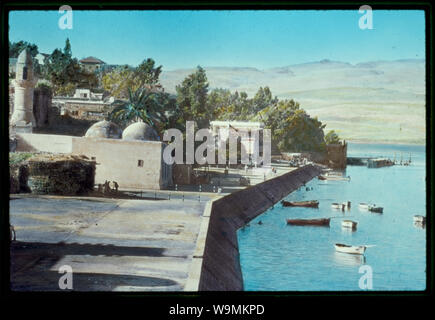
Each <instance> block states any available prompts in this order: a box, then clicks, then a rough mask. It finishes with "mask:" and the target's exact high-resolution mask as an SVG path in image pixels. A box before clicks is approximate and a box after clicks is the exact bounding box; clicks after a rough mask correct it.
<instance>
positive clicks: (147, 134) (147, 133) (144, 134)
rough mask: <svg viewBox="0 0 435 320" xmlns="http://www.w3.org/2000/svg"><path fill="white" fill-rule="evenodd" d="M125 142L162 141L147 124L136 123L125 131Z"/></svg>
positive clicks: (123, 137) (123, 136)
mask: <svg viewBox="0 0 435 320" xmlns="http://www.w3.org/2000/svg"><path fill="white" fill-rule="evenodd" d="M122 139H123V140H143V141H158V140H160V138H159V135H158V134H157V132H156V130H154V129H153V128H152V127H151V126H150V125H148V124H146V123H145V122H135V123H133V124H131V125H129V126H128V127H127V128H125V129H124V132H123V133H122Z"/></svg>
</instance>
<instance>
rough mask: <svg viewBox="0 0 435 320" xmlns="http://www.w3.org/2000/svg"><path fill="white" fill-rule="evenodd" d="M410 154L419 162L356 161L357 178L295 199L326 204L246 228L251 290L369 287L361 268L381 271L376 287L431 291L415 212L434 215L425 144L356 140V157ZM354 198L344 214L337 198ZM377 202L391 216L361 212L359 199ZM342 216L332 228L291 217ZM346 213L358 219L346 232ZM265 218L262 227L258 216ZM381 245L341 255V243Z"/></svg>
mask: <svg viewBox="0 0 435 320" xmlns="http://www.w3.org/2000/svg"><path fill="white" fill-rule="evenodd" d="M395 152H396V157H397V159H398V160H400V153H403V159H406V160H408V159H409V153H411V154H412V165H411V166H393V167H386V168H379V169H368V168H367V167H359V166H348V167H347V170H346V172H345V175H346V176H348V175H349V176H350V177H351V181H350V182H347V181H320V180H317V179H313V180H312V181H310V182H309V183H308V184H307V187H310V188H311V187H312V188H313V190H310V191H306V188H304V187H302V188H300V190H298V191H295V192H293V193H292V194H290V195H289V196H287V198H286V199H287V200H293V201H294V200H319V201H320V204H319V209H312V208H283V207H282V206H281V205H280V204H277V205H275V208H273V209H270V210H268V211H267V212H265V213H264V214H262V215H260V216H259V217H257V218H256V219H254V220H253V221H251V223H250V226H249V227H246V228H244V230H239V231H238V239H239V247H240V263H241V266H242V273H243V278H244V285H245V290H254V291H262V290H266V291H269V290H270V291H273V290H279V291H330V290H331V291H336V290H342V291H348V290H361V289H360V288H359V285H358V282H359V279H360V277H361V276H362V274H360V273H359V272H358V271H359V268H360V266H361V265H364V264H365V265H369V266H370V267H371V268H372V270H373V290H424V289H425V287H426V270H425V269H426V229H421V228H418V227H416V226H414V223H413V216H414V215H415V214H419V215H426V186H425V177H426V168H425V147H423V146H404V145H365V144H353V145H349V150H348V156H386V157H390V158H391V159H393V158H394V153H395ZM347 200H349V201H351V202H352V207H351V210H350V211H346V212H345V213H344V215H343V213H342V212H341V211H337V210H334V209H332V208H331V203H332V202H344V201H347ZM360 202H368V203H375V204H376V205H379V206H381V207H383V208H384V213H383V214H376V213H371V212H367V211H361V210H359V208H358V203H360ZM318 217H337V218H334V219H331V225H330V228H327V227H298V226H288V225H287V224H286V219H287V218H318ZM342 217H349V218H350V219H352V220H354V221H358V228H357V230H356V231H355V232H350V231H347V230H343V229H342V227H341V220H342ZM259 220H261V221H262V222H263V224H262V225H258V224H257V223H258V221H259ZM337 242H340V243H346V244H352V245H367V244H368V245H375V246H374V247H369V248H367V251H366V253H365V257H362V256H355V255H349V254H344V253H338V252H336V251H335V248H334V243H337Z"/></svg>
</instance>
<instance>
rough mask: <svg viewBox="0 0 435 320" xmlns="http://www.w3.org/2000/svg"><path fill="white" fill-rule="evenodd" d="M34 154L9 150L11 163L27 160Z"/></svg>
mask: <svg viewBox="0 0 435 320" xmlns="http://www.w3.org/2000/svg"><path fill="white" fill-rule="evenodd" d="M33 155H34V154H33V153H29V152H9V165H14V164H18V163H21V162H23V161H26V160H27V159H29V158H30V157H32V156H33Z"/></svg>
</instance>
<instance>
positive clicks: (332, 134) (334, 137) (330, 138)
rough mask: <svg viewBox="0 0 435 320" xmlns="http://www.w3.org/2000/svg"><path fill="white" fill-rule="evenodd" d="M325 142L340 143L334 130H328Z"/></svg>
mask: <svg viewBox="0 0 435 320" xmlns="http://www.w3.org/2000/svg"><path fill="white" fill-rule="evenodd" d="M325 143H326V144H338V143H340V137H339V136H338V134H336V133H335V131H334V130H330V131H329V132H328V133H327V134H326V136H325Z"/></svg>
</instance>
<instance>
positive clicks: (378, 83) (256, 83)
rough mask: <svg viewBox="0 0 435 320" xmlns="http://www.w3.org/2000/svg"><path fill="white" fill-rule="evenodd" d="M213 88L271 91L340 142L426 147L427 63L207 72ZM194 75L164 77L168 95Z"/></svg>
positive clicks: (313, 64)
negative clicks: (296, 104)
mask: <svg viewBox="0 0 435 320" xmlns="http://www.w3.org/2000/svg"><path fill="white" fill-rule="evenodd" d="M205 70H206V72H207V77H208V80H209V83H210V87H211V88H227V89H230V90H231V91H235V90H237V91H239V92H240V91H245V92H246V93H248V95H249V97H252V96H253V95H254V94H255V92H256V91H257V90H258V88H259V87H260V86H262V87H264V86H269V87H270V89H271V90H272V93H273V94H274V95H276V96H278V97H279V98H292V99H294V100H296V101H298V102H299V103H300V104H301V106H302V107H303V108H304V109H306V110H307V112H308V113H309V114H310V115H312V116H318V118H319V120H321V121H322V122H323V123H325V124H327V127H326V129H327V130H335V131H336V132H338V133H339V134H340V136H341V137H343V138H345V139H347V140H352V141H361V142H363V141H365V142H389V143H425V124H426V123H425V61H424V60H417V59H416V60H412V59H410V60H397V61H371V62H365V63H359V64H355V65H354V64H350V63H346V62H339V61H330V60H322V61H318V62H311V63H304V64H297V65H290V66H284V67H280V68H272V69H266V70H259V69H256V68H243V67H205ZM193 71H194V69H180V70H173V71H163V72H162V75H161V82H162V84H163V86H164V87H165V89H166V90H167V91H168V92H175V86H176V85H177V84H179V83H181V82H182V81H183V79H184V78H185V77H186V76H187V75H188V74H190V73H192V72H193Z"/></svg>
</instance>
